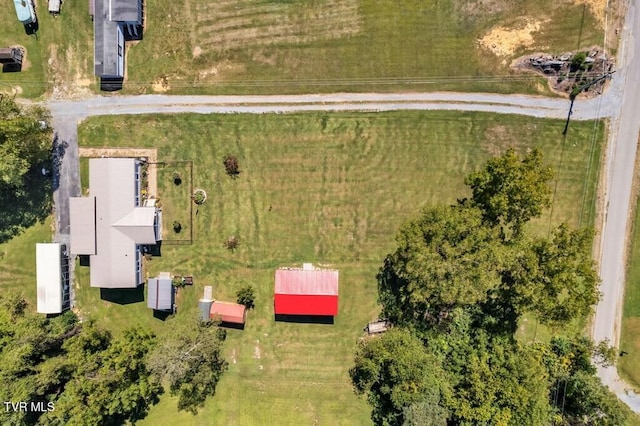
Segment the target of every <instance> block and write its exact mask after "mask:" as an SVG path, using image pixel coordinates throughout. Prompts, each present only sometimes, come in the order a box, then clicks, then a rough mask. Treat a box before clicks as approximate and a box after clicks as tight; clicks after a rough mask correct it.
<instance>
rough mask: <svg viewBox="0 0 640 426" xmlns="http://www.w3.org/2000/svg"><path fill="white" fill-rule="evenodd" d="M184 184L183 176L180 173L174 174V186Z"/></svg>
mask: <svg viewBox="0 0 640 426" xmlns="http://www.w3.org/2000/svg"><path fill="white" fill-rule="evenodd" d="M181 183H182V176H181V175H180V173H178V172H174V173H173V184H174V185H176V186H178V185H180V184H181Z"/></svg>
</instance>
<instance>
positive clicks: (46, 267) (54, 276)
mask: <svg viewBox="0 0 640 426" xmlns="http://www.w3.org/2000/svg"><path fill="white" fill-rule="evenodd" d="M61 254H62V253H61V245H60V244H57V243H47V244H42V243H38V244H36V281H37V293H38V303H37V311H38V312H39V313H41V314H59V313H61V312H62V302H63V300H62V290H63V288H62V286H63V282H62V267H61V261H62V259H61Z"/></svg>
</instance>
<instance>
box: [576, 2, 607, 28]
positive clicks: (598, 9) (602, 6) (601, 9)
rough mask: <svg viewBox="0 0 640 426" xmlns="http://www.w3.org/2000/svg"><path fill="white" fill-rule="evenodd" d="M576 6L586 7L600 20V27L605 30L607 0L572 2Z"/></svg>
mask: <svg viewBox="0 0 640 426" xmlns="http://www.w3.org/2000/svg"><path fill="white" fill-rule="evenodd" d="M572 1H573V3H574V4H577V5H586V6H587V7H588V8H589V11H590V12H591V14H592V15H593V16H594V17H595V18H596V19H597V20H598V23H600V27H601V28H604V25H605V15H606V12H607V0H572Z"/></svg>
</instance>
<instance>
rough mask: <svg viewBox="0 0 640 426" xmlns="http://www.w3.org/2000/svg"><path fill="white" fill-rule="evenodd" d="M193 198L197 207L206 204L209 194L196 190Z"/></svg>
mask: <svg viewBox="0 0 640 426" xmlns="http://www.w3.org/2000/svg"><path fill="white" fill-rule="evenodd" d="M191 198H193V202H194V203H196V204H197V205H200V204H204V202H205V201H207V193H206V192H204V190H203V189H196V190H195V191H193V197H191Z"/></svg>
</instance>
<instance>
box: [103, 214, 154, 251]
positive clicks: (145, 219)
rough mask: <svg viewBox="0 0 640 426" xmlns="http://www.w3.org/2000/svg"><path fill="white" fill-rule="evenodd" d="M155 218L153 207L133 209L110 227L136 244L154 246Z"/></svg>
mask: <svg viewBox="0 0 640 426" xmlns="http://www.w3.org/2000/svg"><path fill="white" fill-rule="evenodd" d="M155 216H156V209H155V207H135V208H134V209H133V210H131V211H130V212H129V213H127V214H126V216H123V217H122V218H120V219H119V220H117V221H116V222H115V223H114V224H113V225H111V226H113V227H114V228H115V229H117V230H118V231H120V232H122V233H123V234H125V235H127V236H128V237H129V238H131V239H132V240H134V241H135V242H136V243H138V244H155V243H156V234H155V230H154V228H153V221H154V219H155ZM149 224H151V225H152V226H149Z"/></svg>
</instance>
